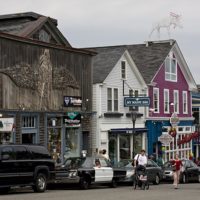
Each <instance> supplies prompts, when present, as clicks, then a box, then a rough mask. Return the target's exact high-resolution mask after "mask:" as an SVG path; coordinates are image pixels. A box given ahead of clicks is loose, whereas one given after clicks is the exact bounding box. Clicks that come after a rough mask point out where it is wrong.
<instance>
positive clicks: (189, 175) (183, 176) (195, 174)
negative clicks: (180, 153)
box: [163, 159, 200, 183]
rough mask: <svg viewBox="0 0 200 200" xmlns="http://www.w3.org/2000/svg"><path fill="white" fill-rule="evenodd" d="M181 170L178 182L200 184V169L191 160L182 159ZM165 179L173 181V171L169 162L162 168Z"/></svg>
mask: <svg viewBox="0 0 200 200" xmlns="http://www.w3.org/2000/svg"><path fill="white" fill-rule="evenodd" d="M182 163H183V170H182V171H181V173H180V182H182V183H188V182H198V183H200V167H199V166H197V165H196V164H195V163H194V162H193V161H192V160H187V159H183V160H182ZM163 170H164V174H165V179H164V180H171V181H172V180H173V170H172V165H171V162H170V161H168V162H166V163H165V164H164V166H163Z"/></svg>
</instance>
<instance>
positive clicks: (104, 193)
mask: <svg viewBox="0 0 200 200" xmlns="http://www.w3.org/2000/svg"><path fill="white" fill-rule="evenodd" d="M199 195H200V184H198V183H194V184H181V185H180V187H179V189H177V190H175V189H174V188H173V185H172V184H170V183H167V184H160V185H150V188H149V190H140V189H137V190H133V189H132V187H130V186H118V187H117V188H109V187H106V186H93V187H92V188H91V189H89V190H79V189H78V188H68V187H65V188H63V187H62V188H61V189H59V187H57V188H55V189H52V190H47V191H46V192H45V193H34V192H33V191H32V190H26V191H24V190H21V189H16V190H15V191H13V192H11V193H10V194H6V195H1V196H0V200H27V199H28V200H43V199H45V200H47V199H48V200H79V199H80V200H86V199H87V200H113V199H115V200H122V199H126V200H143V199H148V200H161V199H162V200H179V199H181V200H188V199H189V200H196V199H198V198H199Z"/></svg>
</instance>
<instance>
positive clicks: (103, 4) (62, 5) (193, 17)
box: [0, 0, 200, 84]
mask: <svg viewBox="0 0 200 200" xmlns="http://www.w3.org/2000/svg"><path fill="white" fill-rule="evenodd" d="M0 5H1V7H0V13H1V14H11V13H19V12H29V11H32V12H36V13H39V14H42V15H45V16H49V17H52V18H55V19H57V20H58V28H59V29H60V31H61V32H62V33H63V35H64V36H65V37H66V38H67V39H68V41H69V42H70V44H71V45H72V46H73V47H77V48H79V47H92V46H110V45H123V44H141V43H143V42H144V41H147V40H158V39H159V38H158V36H157V34H156V32H153V34H152V36H151V38H149V34H150V32H151V30H152V27H153V24H155V23H156V22H160V21H162V20H163V19H168V18H169V13H170V12H173V13H176V14H180V15H181V16H182V19H181V24H182V26H183V28H176V29H172V30H171V32H170V38H172V39H175V40H176V41H177V42H178V45H179V47H180V49H181V51H182V53H183V56H184V58H185V60H186V62H187V64H188V66H189V68H190V70H191V73H192V75H193V77H194V79H195V81H196V83H197V84H200V66H199V61H200V59H199V58H200V0H6V1H5V0H0ZM160 39H169V37H168V34H167V31H166V30H165V29H161V32H160Z"/></svg>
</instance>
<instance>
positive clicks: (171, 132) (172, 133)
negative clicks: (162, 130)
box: [168, 127, 177, 137]
mask: <svg viewBox="0 0 200 200" xmlns="http://www.w3.org/2000/svg"><path fill="white" fill-rule="evenodd" d="M168 133H169V135H171V136H172V137H176V134H177V132H176V128H173V127H172V128H170V130H169V132H168Z"/></svg>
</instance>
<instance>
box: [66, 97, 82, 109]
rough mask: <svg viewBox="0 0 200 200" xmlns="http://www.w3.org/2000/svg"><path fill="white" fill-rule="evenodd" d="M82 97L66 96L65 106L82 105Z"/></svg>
mask: <svg viewBox="0 0 200 200" xmlns="http://www.w3.org/2000/svg"><path fill="white" fill-rule="evenodd" d="M81 106H82V99H81V97H76V96H64V107H81Z"/></svg>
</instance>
